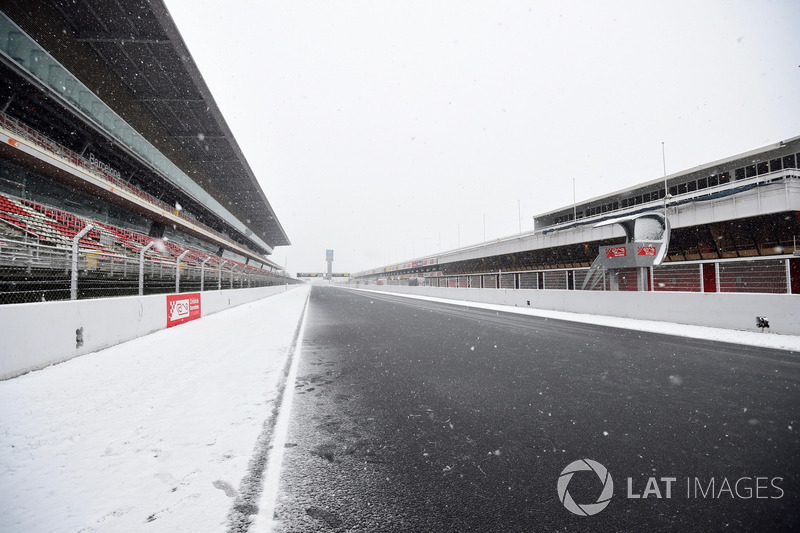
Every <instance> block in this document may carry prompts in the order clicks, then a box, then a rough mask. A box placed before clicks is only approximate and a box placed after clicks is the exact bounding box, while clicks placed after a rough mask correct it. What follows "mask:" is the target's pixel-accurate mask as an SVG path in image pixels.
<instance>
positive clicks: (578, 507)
mask: <svg viewBox="0 0 800 533" xmlns="http://www.w3.org/2000/svg"><path fill="white" fill-rule="evenodd" d="M584 470H588V471H592V472H594V473H595V474H597V477H598V478H600V482H601V483H602V484H603V491H602V492H601V493H600V496H599V497H598V498H597V501H596V502H595V503H575V500H573V499H572V496H570V494H569V491H568V490H567V486H568V485H569V482H570V480H572V476H573V475H574V474H575V473H576V472H581V471H584ZM613 495H614V480H612V479H611V474H609V473H608V470H606V467H605V466H603V465H601V464H600V463H598V462H597V461H592V460H591V459H579V460H577V461H573V462H572V463H570V464H568V465H567V467H566V468H564V470H562V471H561V475H560V476H559V477H558V499H559V500H561V503H563V504H564V507H566V508H567V510H569V511H570V512H572V513H575V514H576V515H580V516H592V515H595V514H597V513H599V512H600V511H602V510H603V509H605V508H606V506H607V505H608V502H610V501H611V496H613Z"/></svg>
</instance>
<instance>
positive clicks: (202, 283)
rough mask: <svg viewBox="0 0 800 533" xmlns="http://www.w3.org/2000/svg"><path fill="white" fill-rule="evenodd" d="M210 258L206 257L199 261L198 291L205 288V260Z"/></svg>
mask: <svg viewBox="0 0 800 533" xmlns="http://www.w3.org/2000/svg"><path fill="white" fill-rule="evenodd" d="M209 259H211V258H210V257H206V258H205V259H203V260H202V261H200V292H203V290H204V289H205V280H206V261H208V260H209Z"/></svg>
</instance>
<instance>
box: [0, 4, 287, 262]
mask: <svg viewBox="0 0 800 533" xmlns="http://www.w3.org/2000/svg"><path fill="white" fill-rule="evenodd" d="M4 4H7V5H6V6H4V8H3V10H4V11H5V12H6V14H7V15H9V16H10V17H11V18H12V19H13V20H14V21H15V22H16V23H17V24H19V25H20V27H21V28H22V29H23V30H24V31H25V32H27V33H28V34H29V35H31V37H33V38H34V39H35V40H36V41H37V42H39V43H40V45H42V46H43V47H44V48H46V49H47V50H48V52H49V53H50V54H51V55H53V57H55V59H56V60H58V61H59V62H60V63H61V64H62V65H64V66H65V67H66V68H67V69H69V70H70V72H72V73H73V74H74V75H76V76H77V77H78V78H79V79H80V80H81V81H82V82H83V83H84V84H86V85H87V86H88V87H89V88H90V89H91V90H92V91H93V92H95V94H98V95H101V96H102V98H103V100H104V101H105V102H106V103H107V104H108V105H109V106H111V107H112V108H114V111H116V112H117V113H118V114H119V115H120V116H122V117H123V118H124V119H125V120H126V121H127V122H128V123H129V124H130V125H131V126H133V127H134V128H135V129H136V130H137V131H138V132H139V133H141V134H142V136H144V137H145V138H146V139H147V140H148V141H150V142H151V143H152V144H153V145H154V146H155V147H156V148H158V149H159V150H160V151H161V152H162V153H164V154H166V155H168V157H169V158H170V159H171V160H172V161H173V163H175V164H176V165H177V166H178V167H180V168H181V169H182V170H183V171H184V172H185V173H186V174H187V175H188V176H189V177H191V178H192V179H193V180H194V181H196V182H197V183H198V184H199V185H200V186H202V187H203V188H204V189H205V190H206V191H208V192H209V193H210V194H211V195H212V196H213V197H214V198H216V200H217V201H219V202H220V203H221V204H222V205H224V206H225V207H226V208H227V209H228V210H229V211H230V212H231V213H232V214H233V215H235V216H236V217H237V218H239V219H240V220H241V221H242V222H243V223H246V225H247V226H248V227H249V228H250V229H251V230H252V231H253V232H254V233H255V234H256V235H258V236H259V237H260V238H262V239H263V240H264V241H265V242H266V243H267V244H269V245H270V246H273V247H274V246H281V245H288V244H290V242H289V239H288V237H287V235H286V232H285V231H284V229H283V227H282V226H281V224H280V222H279V221H278V218H277V216H276V215H275V212H274V211H273V209H272V206H271V205H270V203H269V201H268V200H267V197H266V196H265V194H264V191H263V190H262V189H261V186H260V185H259V183H258V181H257V180H256V177H255V175H254V173H253V171H252V169H251V168H250V166H249V164H248V163H247V160H246V159H245V157H244V154H243V153H242V151H241V149H240V148H239V145H238V144H237V142H236V139H235V138H234V136H233V134H232V133H231V130H230V128H229V127H228V125H227V123H226V122H225V119H224V118H223V116H222V113H221V112H220V110H219V108H218V106H217V104H216V102H215V101H214V98H213V97H212V95H211V92H210V91H209V89H208V87H207V86H206V84H205V82H204V81H203V78H202V75H201V74H200V71H199V70H198V68H197V65H196V64H195V63H194V61H193V59H192V57H191V54H190V53H189V51H188V49H187V48H186V44H185V43H184V41H183V39H182V38H181V36H180V34H179V32H178V29H177V27H176V26H175V24H174V22H173V20H172V17H171V16H170V14H169V12H168V11H167V8H166V6H165V5H164V3H163V2H162V1H161V0H130V1H127V2H114V1H108V0H25V1H21V0H12V1H11V2H10V5H8V4H9V3H8V2H5V3H4Z"/></svg>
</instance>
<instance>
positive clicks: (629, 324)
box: [351, 289, 800, 352]
mask: <svg viewBox="0 0 800 533" xmlns="http://www.w3.org/2000/svg"><path fill="white" fill-rule="evenodd" d="M351 290H360V291H364V292H375V293H379V294H391V295H395V296H403V297H406V298H416V299H418V300H429V301H431V302H441V303H449V304H454V305H467V306H469V307H478V308H480V309H490V310H492V311H502V312H504V313H518V314H521V315H531V316H540V317H544V318H554V319H558V320H569V321H572V322H584V323H586V324H597V325H599V326H609V327H613V328H624V329H632V330H636V331H647V332H650V333H663V334H665V335H678V336H681V337H689V338H693V339H705V340H710V341H719V342H730V343H733V344H746V345H749V346H759V347H762V348H775V349H778V350H792V351H796V352H800V335H777V334H773V333H769V332H764V333H759V332H755V331H739V330H733V329H724V328H711V327H708V326H692V325H687V324H676V323H672V322H660V321H657V320H639V319H635V318H620V317H615V316H603V315H589V314H583V313H568V312H566V311H549V310H547V309H531V308H528V307H513V306H510V305H499V304H489V303H481V302H471V301H467V300H452V299H448V298H437V297H435V296H422V295H419V294H408V293H401V292H392V291H381V290H372V289H351Z"/></svg>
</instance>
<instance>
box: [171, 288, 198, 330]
mask: <svg viewBox="0 0 800 533" xmlns="http://www.w3.org/2000/svg"><path fill="white" fill-rule="evenodd" d="M200 311H201V309H200V293H199V292H192V293H186V294H168V295H167V327H168V328H171V327H172V326H177V325H178V324H183V323H184V322H189V321H190V320H194V319H196V318H200Z"/></svg>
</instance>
